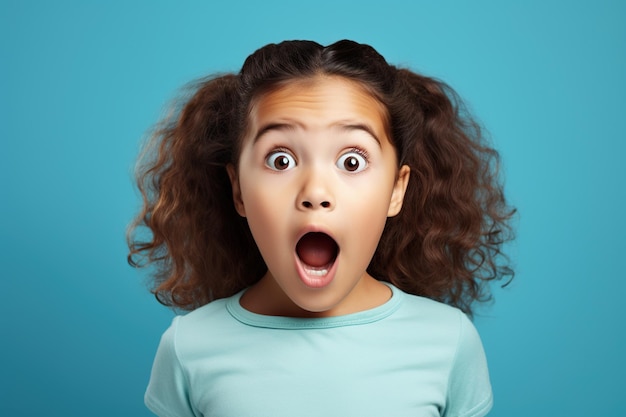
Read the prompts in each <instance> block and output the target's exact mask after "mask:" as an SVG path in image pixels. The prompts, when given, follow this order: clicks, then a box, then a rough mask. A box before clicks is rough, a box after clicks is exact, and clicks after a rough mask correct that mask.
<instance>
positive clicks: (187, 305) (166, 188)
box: [128, 75, 265, 309]
mask: <svg viewBox="0 0 626 417" xmlns="http://www.w3.org/2000/svg"><path fill="white" fill-rule="evenodd" d="M238 86H239V82H238V78H237V76H235V75H224V76H221V77H218V78H212V79H207V80H203V81H201V82H200V83H199V84H197V85H196V86H194V88H193V90H194V91H195V94H194V95H193V96H192V97H191V98H190V99H188V100H185V104H184V107H183V108H182V109H181V110H178V111H174V114H173V115H172V116H171V117H169V118H167V119H166V120H165V121H164V122H163V123H162V124H161V126H160V127H159V128H158V129H157V130H156V132H155V134H154V135H153V137H152V139H151V142H150V143H149V144H148V146H147V147H146V149H145V151H144V153H143V155H142V157H141V158H140V162H139V164H138V169H137V185H138V188H139V191H140V192H141V194H142V196H143V208H142V210H141V212H140V213H139V215H138V216H137V218H136V219H135V221H134V222H133V224H132V225H131V226H130V228H129V233H128V245H129V248H130V253H129V255H128V261H129V263H130V264H131V265H133V266H146V265H152V266H154V267H155V269H156V271H155V272H154V274H153V275H154V277H155V280H154V287H153V289H152V291H153V293H154V294H155V296H156V297H157V299H158V300H159V301H160V302H161V303H163V304H165V305H168V306H176V307H179V308H183V309H193V308H196V307H198V306H200V305H203V304H206V303H207V302H209V301H211V300H213V299H216V298H222V297H225V296H229V295H231V294H232V293H233V292H235V291H237V290H238V289H240V288H244V287H246V286H248V285H250V284H251V283H252V282H255V281H256V280H258V279H259V278H260V276H261V275H262V274H263V272H264V268H265V265H264V263H263V261H262V258H261V256H260V254H259V252H258V249H256V245H255V244H254V241H253V239H252V236H251V234H250V232H249V229H248V227H247V224H246V223H245V219H242V218H241V217H240V216H239V215H238V214H237V213H236V211H235V208H234V205H233V201H232V189H231V185H230V181H229V178H228V175H227V171H226V166H227V165H228V164H229V163H232V162H233V159H234V158H233V152H234V149H233V148H234V144H235V143H236V136H237V135H238V134H239V132H238V131H237V129H236V126H237V125H238V123H237V117H239V115H238V113H237V111H238V110H237V109H238V108H239V107H238V104H239V103H238V101H237V100H238V94H237V90H238ZM146 229H147V232H148V234H149V236H148V238H147V239H141V238H140V237H143V236H144V235H145V233H142V231H146ZM244 268H246V270H244ZM250 270H252V271H255V272H256V273H252V274H251V273H246V271H248V272H249V271H250Z"/></svg>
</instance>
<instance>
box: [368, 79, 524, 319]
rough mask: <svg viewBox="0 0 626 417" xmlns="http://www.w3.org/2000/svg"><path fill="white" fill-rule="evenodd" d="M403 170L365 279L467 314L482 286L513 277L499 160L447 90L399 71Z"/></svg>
mask: <svg viewBox="0 0 626 417" xmlns="http://www.w3.org/2000/svg"><path fill="white" fill-rule="evenodd" d="M389 108H390V113H391V115H392V117H393V120H392V121H391V126H392V130H393V132H392V136H393V139H394V142H395V145H396V146H397V147H398V151H399V155H401V160H400V161H399V163H400V165H403V164H407V165H409V166H410V168H411V178H410V180H409V185H408V188H407V192H406V196H405V204H404V206H403V209H402V211H401V213H400V214H399V215H398V216H396V217H394V218H391V219H389V220H388V223H387V226H386V228H385V231H384V233H383V237H382V239H381V242H380V244H379V247H378V250H377V252H376V254H375V256H374V259H373V261H372V263H371V265H370V273H371V274H372V275H373V276H375V277H377V278H379V279H383V280H389V281H390V282H392V283H394V284H395V285H397V286H398V287H399V288H402V289H403V290H404V291H406V292H409V293H413V294H418V295H423V296H426V297H430V298H433V299H436V300H439V301H443V302H446V303H448V304H451V305H454V306H456V307H459V308H460V309H462V310H463V311H465V312H466V313H470V314H471V304H472V302H473V301H475V300H477V301H487V300H489V299H490V293H489V290H488V288H487V286H486V285H485V284H486V283H487V282H489V281H492V280H496V279H500V278H503V277H505V276H512V271H511V269H510V268H509V267H508V266H506V265H505V264H506V261H507V259H506V256H504V254H503V253H502V251H501V247H502V244H503V243H504V242H506V241H507V240H509V239H511V238H512V234H511V229H510V227H509V225H508V221H509V219H510V218H511V216H512V215H513V214H514V212H515V211H514V210H513V209H511V208H509V207H508V206H507V204H506V201H505V198H504V193H503V188H502V185H501V184H500V182H499V178H498V176H499V173H498V162H499V157H498V154H497V152H496V151H495V150H494V149H492V148H490V147H489V146H487V144H485V141H484V138H483V136H482V133H481V129H480V127H479V125H478V124H477V123H476V122H475V121H474V120H473V119H472V118H471V117H470V116H469V114H468V112H467V110H466V109H465V107H464V106H463V103H462V102H461V101H460V99H459V98H458V96H457V95H456V94H455V93H454V91H453V90H452V89H450V88H449V87H448V86H447V85H446V84H444V83H442V82H439V81H437V80H434V79H432V78H428V77H424V76H421V75H418V74H415V73H413V72H410V71H408V70H404V69H401V70H398V71H397V74H396V86H395V90H394V92H393V94H392V98H391V100H390V106H389Z"/></svg>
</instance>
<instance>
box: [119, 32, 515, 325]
mask: <svg viewBox="0 0 626 417" xmlns="http://www.w3.org/2000/svg"><path fill="white" fill-rule="evenodd" d="M317 76H334V77H342V78H344V79H347V80H350V81H352V82H355V83H357V84H358V85H360V86H362V87H363V88H364V91H366V92H368V93H370V94H371V95H372V97H374V98H375V99H376V100H378V101H379V102H380V103H382V104H383V105H384V107H385V109H386V111H387V120H386V121H385V122H386V123H387V126H386V127H387V130H388V132H389V136H390V140H391V142H392V144H393V146H394V147H395V149H396V151H397V152H396V153H397V155H398V167H400V166H401V165H405V164H406V165H408V166H409V167H410V169H411V175H410V179H409V184H408V187H407V191H406V194H405V198H404V205H403V208H402V210H401V212H400V213H399V214H398V215H397V216H395V217H391V218H389V219H387V224H386V226H385V229H384V232H383V235H382V237H381V240H380V242H379V244H378V248H377V250H376V252H375V254H374V257H373V259H372V261H371V263H370V265H369V267H368V272H369V273H370V275H372V276H373V277H374V278H376V279H378V280H381V281H388V282H391V283H393V284H394V285H396V286H397V287H398V288H400V289H402V290H404V291H405V292H408V293H412V294H416V295H421V296H426V297H429V298H432V299H435V300H439V301H443V302H446V303H448V304H450V305H453V306H456V307H458V308H460V309H462V310H463V311H465V312H466V313H469V314H471V312H472V303H473V302H474V301H484V300H487V299H489V298H490V292H489V290H488V288H487V286H486V285H485V283H487V282H488V281H491V280H496V279H501V278H503V277H504V276H507V275H509V276H512V271H511V269H510V268H509V267H508V265H507V258H506V256H504V255H503V253H502V244H503V243H504V242H506V241H507V240H509V239H511V238H512V233H511V228H510V226H509V224H508V222H509V220H510V218H511V216H512V215H513V214H514V211H515V210H514V209H512V208H510V207H509V206H508V205H507V204H506V201H505V198H504V193H503V187H502V185H501V183H500V181H499V177H498V175H499V174H498V159H499V158H498V154H497V153H496V151H495V150H493V149H492V148H490V147H489V146H488V145H487V144H486V143H485V140H484V138H483V136H482V134H481V129H480V128H479V125H478V124H477V123H476V122H475V121H474V120H473V119H472V118H471V117H470V116H469V114H468V112H467V110H466V108H465V107H464V105H463V103H462V102H461V101H460V99H459V98H458V96H457V95H456V93H455V92H454V91H453V90H452V89H451V88H450V87H448V86H447V85H446V84H445V83H443V82H441V81H438V80H436V79H433V78H429V77H426V76H423V75H419V74H417V73H415V72H412V71H410V70H408V69H403V68H397V67H395V66H393V65H390V64H388V63H387V62H386V61H385V59H384V58H383V57H382V56H381V55H380V54H379V53H378V52H376V50H374V49H373V48H372V47H371V46H369V45H365V44H359V43H356V42H353V41H348V40H342V41H339V42H336V43H334V44H332V45H329V46H326V47H324V46H322V45H320V44H318V43H316V42H312V41H285V42H281V43H279V44H269V45H266V46H264V47H262V48H260V49H259V50H257V51H256V52H254V53H253V54H252V55H250V56H249V57H248V58H247V59H246V60H245V62H244V65H243V67H242V69H241V71H240V72H239V73H238V74H224V75H220V76H214V77H210V78H207V79H204V80H201V81H199V82H198V83H196V84H195V85H194V86H193V93H192V95H191V97H189V98H187V99H185V101H184V102H183V103H182V106H181V108H180V110H178V111H176V112H174V114H173V116H171V117H169V118H166V119H165V120H164V121H163V122H162V124H161V125H160V126H159V127H158V128H157V130H156V131H155V133H154V135H153V136H152V140H151V142H150V143H149V144H148V146H147V147H146V149H145V150H144V153H143V155H142V158H141V159H140V162H139V165H138V169H137V182H138V187H139V190H140V192H141V193H142V195H143V208H142V210H141V212H140V213H139V215H138V217H137V218H136V220H135V222H134V223H133V224H132V225H131V227H130V229H129V235H128V241H129V242H128V243H129V248H130V254H129V257H128V258H129V262H130V263H131V264H132V265H134V266H146V265H153V266H154V267H155V273H154V287H153V292H154V293H155V295H156V296H157V299H158V300H159V301H160V302H162V303H163V304H166V305H169V306H174V307H177V308H182V309H194V308H196V307H199V306H201V305H203V304H206V303H208V302H210V301H211V300H214V299H218V298H224V297H228V296H231V295H233V294H235V293H237V292H239V291H241V290H242V289H244V288H246V287H248V286H250V285H252V284H254V283H256V282H257V281H258V280H259V279H260V278H261V277H262V276H263V274H264V273H265V272H266V270H267V267H266V265H265V263H264V261H263V258H262V257H261V254H260V252H259V250H258V249H257V247H256V244H255V242H254V239H253V237H252V234H251V232H250V229H249V228H248V225H247V222H246V219H245V218H242V217H241V216H239V214H238V213H237V211H236V210H235V206H234V202H233V198H232V189H231V184H230V180H229V177H228V174H227V169H226V167H227V166H228V165H229V164H234V165H235V166H236V165H237V163H238V157H239V152H240V148H241V143H242V140H243V138H244V137H245V134H246V130H247V122H248V115H249V112H250V109H251V106H253V105H254V103H255V100H256V99H258V98H259V97H261V96H263V95H264V94H266V93H269V92H271V91H274V90H276V89H278V88H280V87H281V86H284V85H285V84H287V83H291V82H295V81H303V80H307V79H314V78H315V77H317ZM142 227H147V228H148V229H149V232H150V234H149V238H148V239H140V237H139V235H140V234H141V233H140V230H139V229H140V228H142Z"/></svg>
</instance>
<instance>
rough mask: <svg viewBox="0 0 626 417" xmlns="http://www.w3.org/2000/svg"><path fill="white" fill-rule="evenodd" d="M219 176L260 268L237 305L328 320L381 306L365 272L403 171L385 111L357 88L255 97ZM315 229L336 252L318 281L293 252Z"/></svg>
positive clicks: (399, 197) (337, 83) (384, 296)
mask: <svg viewBox="0 0 626 417" xmlns="http://www.w3.org/2000/svg"><path fill="white" fill-rule="evenodd" d="M228 172H229V176H230V179H231V184H232V188H233V198H234V202H235V207H236V209H237V211H238V213H239V214H240V215H241V216H244V217H246V218H247V221H248V224H249V226H250V230H251V231H252V235H253V236H254V239H255V241H256V243H257V246H258V247H259V250H260V252H261V255H262V256H263V259H264V260H265V263H266V264H267V266H268V272H267V273H266V274H265V276H264V277H263V278H262V279H261V280H260V281H259V282H258V283H257V284H255V285H254V286H252V287H251V288H250V289H248V290H247V291H246V293H245V294H244V295H243V297H242V299H241V304H242V306H243V307H244V308H246V309H248V310H250V311H252V312H255V313H259V314H265V315H279V316H289V317H328V316H338V315H345V314H350V313H355V312H358V311H363V310H367V309H371V308H374V307H377V306H379V305H381V304H384V303H385V302H386V301H387V300H388V299H389V297H390V296H391V292H390V290H389V288H388V287H387V286H386V285H384V284H382V283H380V282H379V281H377V280H376V279H374V278H373V277H371V276H370V275H369V274H368V273H367V272H366V269H367V266H368V265H369V263H370V260H371V258H372V256H373V254H374V252H375V250H376V247H377V245H378V242H379V240H380V236H381V235H382V232H383V228H384V226H385V222H386V220H387V218H388V217H391V216H395V215H396V214H398V213H399V212H400V210H401V208H402V202H403V198H404V194H405V191H406V186H407V184H408V180H409V172H410V170H409V168H408V166H406V165H405V166H402V167H400V168H399V169H398V167H397V156H396V151H395V148H394V147H393V145H392V143H391V141H390V140H389V136H388V133H387V124H386V110H385V108H384V106H383V105H382V104H381V103H379V102H378V101H377V100H376V99H375V98H374V97H372V96H371V95H370V94H369V93H368V92H367V91H366V90H365V89H363V88H362V87H361V86H360V85H359V84H357V83H355V82H352V81H350V80H347V79H345V78H342V77H334V76H333V77H330V76H318V77H315V78H313V79H309V80H303V81H298V82H293V83H289V84H287V85H285V86H283V87H281V88H280V89H278V90H274V91H272V92H269V93H267V94H265V95H263V96H261V97H260V98H258V99H257V100H256V102H255V103H254V105H253V106H252V109H251V112H250V117H249V129H248V131H247V134H246V135H245V137H244V139H243V143H242V148H241V155H240V158H239V163H238V168H235V167H234V166H229V167H228ZM316 231H320V232H324V233H326V234H328V235H330V236H331V237H332V238H333V239H334V240H335V242H336V243H337V245H338V246H339V252H338V255H337V258H336V260H335V263H334V264H333V267H332V268H331V270H330V271H329V274H331V275H328V276H326V277H325V278H319V277H316V276H315V275H314V274H313V275H312V276H311V275H310V274H308V273H307V272H306V268H304V269H303V266H302V262H301V261H300V260H299V257H298V256H297V254H296V245H297V243H298V241H299V239H300V238H301V237H302V236H303V235H304V234H306V233H307V232H316ZM303 276H304V278H302V277H303ZM331 278H332V279H331Z"/></svg>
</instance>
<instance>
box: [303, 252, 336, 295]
mask: <svg viewBox="0 0 626 417" xmlns="http://www.w3.org/2000/svg"><path fill="white" fill-rule="evenodd" d="M337 260H338V257H337V258H335V261H334V262H333V264H332V265H331V266H330V267H329V268H328V272H326V274H324V275H319V274H315V273H310V272H308V271H307V269H306V268H305V266H304V265H303V264H302V261H300V258H298V256H297V255H296V268H297V270H298V276H299V277H300V280H301V281H302V282H303V283H304V285H306V286H307V287H309V288H324V287H325V286H327V285H328V284H330V283H331V282H332V281H333V279H334V278H335V274H336V272H337V263H338V262H337Z"/></svg>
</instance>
